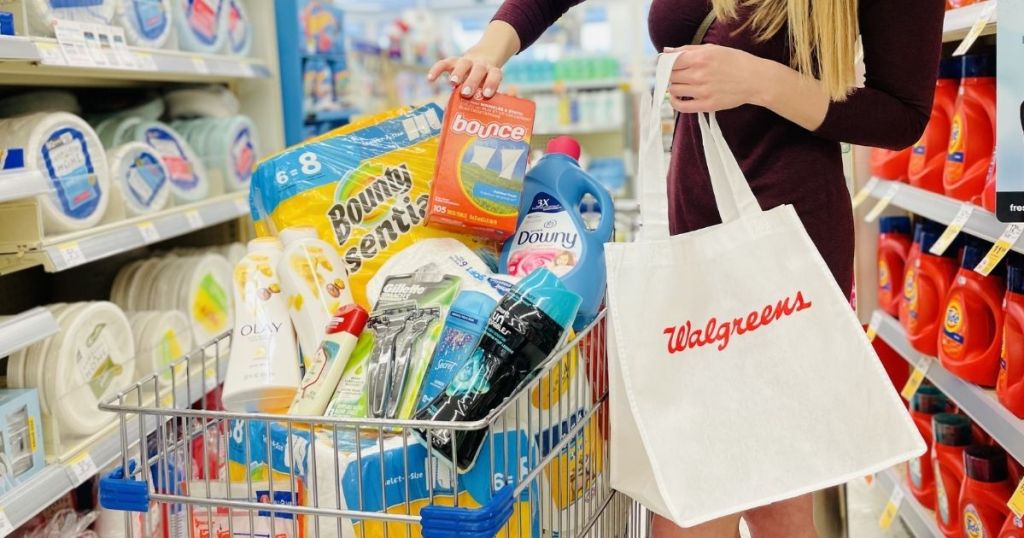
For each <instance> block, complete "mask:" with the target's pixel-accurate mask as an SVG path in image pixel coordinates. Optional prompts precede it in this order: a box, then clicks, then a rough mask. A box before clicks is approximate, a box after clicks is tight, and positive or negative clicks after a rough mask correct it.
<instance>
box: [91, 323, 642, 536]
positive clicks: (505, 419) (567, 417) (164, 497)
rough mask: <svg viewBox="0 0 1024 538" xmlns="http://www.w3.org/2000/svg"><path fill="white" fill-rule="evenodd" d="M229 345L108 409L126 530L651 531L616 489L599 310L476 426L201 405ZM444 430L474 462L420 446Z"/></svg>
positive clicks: (211, 349) (118, 505) (189, 360)
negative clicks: (469, 446) (471, 442)
mask: <svg viewBox="0 0 1024 538" xmlns="http://www.w3.org/2000/svg"><path fill="white" fill-rule="evenodd" d="M230 340H231V335H230V333H227V334H224V335H222V336H221V337H219V338H217V339H215V340H214V341H212V342H210V343H209V344H207V345H206V346H203V347H202V348H200V349H197V350H195V351H193V352H192V353H190V354H188V355H187V356H185V357H182V358H181V359H180V360H178V361H177V362H176V363H175V364H174V365H172V366H171V367H169V368H170V370H169V371H168V372H163V373H160V374H156V375H154V376H151V377H149V378H146V379H143V380H142V381H140V382H138V383H137V384H136V385H134V386H133V387H131V388H130V389H128V390H125V391H124V392H121V393H120V394H118V395H117V396H115V397H114V398H112V399H111V400H109V401H108V402H105V403H104V404H103V405H101V408H102V409H104V410H108V411H113V412H115V413H117V414H118V415H119V417H120V428H121V433H122V441H121V443H122V449H123V454H124V455H123V458H122V461H121V467H120V468H118V469H116V470H115V471H114V472H112V473H110V474H108V475H106V476H104V477H103V478H102V479H101V485H100V499H101V504H102V505H103V506H104V507H106V508H110V509H116V510H124V511H127V512H135V513H136V514H135V515H131V514H129V515H126V523H125V524H126V529H128V530H129V531H130V530H131V528H132V527H135V528H136V529H137V528H151V518H163V521H164V522H165V524H166V525H167V527H168V528H169V529H170V530H171V532H170V536H195V537H203V538H205V537H217V538H221V537H236V536H268V537H274V538H286V537H300V536H316V537H320V536H336V537H349V536H353V537H354V536H359V537H362V538H373V537H378V536H379V537H384V538H387V537H403V536H404V537H409V538H411V537H417V536H423V537H424V538H440V537H448V536H460V537H474V536H480V537H483V536H487V537H490V536H495V535H498V536H508V537H511V536H516V537H550V538H559V537H562V538H564V537H575V536H599V537H641V536H644V535H646V532H647V528H648V527H649V525H648V523H649V521H648V516H647V514H646V512H644V511H643V510H642V509H640V508H638V507H637V506H635V505H634V503H633V502H632V501H631V500H630V499H628V498H626V497H624V496H622V495H620V494H617V493H615V492H614V491H613V490H612V489H611V487H610V485H609V465H608V441H607V439H608V405H607V398H608V383H607V378H606V376H607V368H606V362H605V361H606V353H605V324H604V314H602V315H601V316H599V318H598V319H597V320H596V321H595V322H594V323H593V324H591V325H590V326H589V327H587V328H586V329H585V330H583V331H581V332H580V333H578V334H577V335H575V337H574V338H572V340H571V341H570V342H568V343H567V344H566V345H564V346H562V347H561V348H560V349H558V350H556V351H555V352H553V353H552V354H551V355H550V356H549V357H548V359H547V361H546V362H545V366H544V367H543V369H542V371H541V372H540V373H539V375H537V376H535V377H534V378H533V379H532V381H530V382H529V383H527V384H525V386H523V387H521V388H520V390H518V391H517V392H516V393H515V395H514V396H512V397H510V398H508V399H507V400H506V401H505V402H503V404H502V405H501V406H499V407H498V408H496V409H495V410H493V411H492V412H491V413H490V414H489V415H488V417H487V418H485V419H483V420H480V421H477V422H450V423H442V422H422V421H411V420H379V419H336V418H325V417H292V416H278V415H267V414H244V413H230V412H223V411H212V410H209V409H208V407H209V406H207V405H206V399H205V398H201V396H202V395H203V394H204V393H205V392H206V391H207V390H208V389H210V388H212V387H216V386H219V385H220V382H221V375H222V372H223V371H224V368H223V367H224V364H223V363H224V362H226V361H225V359H224V357H225V356H226V353H225V352H226V350H227V349H229V346H230ZM161 375H163V379H164V381H163V383H161V382H160V379H161ZM168 377H170V378H171V383H170V386H169V387H168V383H167V379H168ZM197 399H200V401H201V403H200V404H198V405H192V402H195V401H196V400H197ZM132 421H140V422H139V423H140V424H146V425H151V428H152V430H153V431H152V433H151V434H150V435H149V436H148V437H147V431H146V430H147V428H129V425H130V424H131V423H132ZM134 430H138V432H139V434H138V438H134V434H132V438H129V434H128V432H129V431H134ZM437 432H444V433H445V434H448V435H451V436H452V437H453V438H455V439H469V438H472V437H474V436H480V437H481V438H482V439H483V441H482V445H481V448H480V450H479V452H478V456H477V459H476V462H475V464H474V465H473V466H472V467H471V468H469V469H468V470H463V471H456V470H455V467H454V466H453V465H452V464H451V463H450V462H452V461H457V459H456V457H455V452H456V451H457V450H458V447H457V443H454V442H453V443H452V454H437V453H435V451H432V450H428V449H426V448H425V443H422V442H420V439H423V438H429V437H427V436H430V435H433V434H436V433H437ZM140 455H145V458H139V456H140ZM141 461H145V463H144V464H141V463H140V462H141ZM225 461H226V462H227V463H226V464H225ZM128 536H133V535H132V534H128Z"/></svg>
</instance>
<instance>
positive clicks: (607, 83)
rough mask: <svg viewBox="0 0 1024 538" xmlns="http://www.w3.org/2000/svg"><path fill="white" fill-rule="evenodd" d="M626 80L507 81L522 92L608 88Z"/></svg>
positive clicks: (507, 84) (621, 83)
mask: <svg viewBox="0 0 1024 538" xmlns="http://www.w3.org/2000/svg"><path fill="white" fill-rule="evenodd" d="M626 84H627V83H626V81H625V80H623V79H620V78H608V79H599V80H570V81H554V80H552V81H548V82H533V83H524V84H516V83H513V82H506V86H508V88H509V89H515V90H516V91H518V92H520V93H539V92H555V91H566V90H608V89H615V88H620V87H622V86H624V85H626Z"/></svg>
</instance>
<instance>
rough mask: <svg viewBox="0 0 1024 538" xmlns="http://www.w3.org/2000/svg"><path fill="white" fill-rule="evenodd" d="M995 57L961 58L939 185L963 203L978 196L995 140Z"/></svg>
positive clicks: (982, 187) (947, 193)
mask: <svg viewBox="0 0 1024 538" xmlns="http://www.w3.org/2000/svg"><path fill="white" fill-rule="evenodd" d="M995 75H996V57H995V56H982V55H979V56H964V57H963V78H962V79H961V80H960V91H959V94H958V95H957V100H956V106H955V108H954V110H953V119H952V124H951V127H950V131H949V148H948V150H947V154H946V166H945V169H944V171H943V176H942V183H943V187H944V189H945V191H946V196H951V197H953V198H956V199H957V200H963V201H965V202H969V201H971V200H972V199H973V198H974V197H975V196H978V195H980V194H981V192H982V190H984V188H985V178H986V177H987V176H988V168H989V162H990V159H991V158H992V150H993V148H994V147H995V136H996V134H995V133H996V79H995Z"/></svg>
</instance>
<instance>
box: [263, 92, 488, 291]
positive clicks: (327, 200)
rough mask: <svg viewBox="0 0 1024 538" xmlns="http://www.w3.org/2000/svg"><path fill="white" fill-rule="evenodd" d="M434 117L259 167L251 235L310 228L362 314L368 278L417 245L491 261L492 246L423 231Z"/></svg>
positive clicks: (376, 121) (332, 138)
mask: <svg viewBox="0 0 1024 538" xmlns="http://www.w3.org/2000/svg"><path fill="white" fill-rule="evenodd" d="M441 116H442V111H441V108H440V107H438V106H437V105H435V104H429V105H425V106H423V107H420V108H417V109H414V110H406V109H399V110H396V111H392V112H389V113H385V114H382V115H380V116H377V117H375V118H371V119H368V120H366V121H363V122H358V123H356V124H353V125H350V126H346V127H345V128H342V129H339V130H336V131H332V132H331V133H328V134H326V135H324V136H321V137H319V138H315V139H313V140H310V141H308V142H306V143H304V144H301V145H298V146H295V147H292V148H289V149H287V150H285V151H283V152H281V153H279V154H278V155H275V156H273V157H270V158H268V159H266V160H264V161H263V162H261V163H260V165H259V166H258V167H257V169H256V172H255V174H253V178H252V186H251V189H250V207H251V208H252V211H253V220H255V221H256V230H257V233H258V234H260V235H275V234H277V233H278V232H279V231H281V230H283V229H284V228H287V227H291V226H312V227H314V228H316V230H317V232H318V233H319V236H320V238H321V239H323V240H324V241H326V242H328V243H329V244H331V245H334V246H335V247H336V248H337V249H338V251H339V253H341V255H342V256H343V257H344V259H345V263H346V264H347V265H348V273H349V281H350V284H351V285H352V295H353V297H354V299H355V301H356V302H357V303H359V304H360V305H361V306H363V307H364V308H366V309H368V310H369V309H370V308H371V307H372V306H373V305H372V304H371V303H370V302H369V301H368V300H367V297H366V293H365V290H366V284H367V282H368V281H369V279H370V278H371V277H372V276H373V275H374V274H376V272H377V270H378V269H379V268H380V266H381V264H382V263H384V262H385V261H386V260H387V259H388V258H390V257H391V256H393V255H395V254H396V253H398V252H400V251H402V250H403V249H405V248H408V247H409V246H411V245H414V244H416V243H417V242H418V241H421V240H423V239H428V238H437V237H448V238H456V239H459V240H460V241H462V242H463V243H465V244H466V245H467V246H469V247H470V248H471V249H473V250H474V251H481V252H485V253H487V255H489V256H493V253H494V245H493V244H492V243H489V242H486V241H481V240H476V239H473V238H470V237H467V236H462V235H457V234H453V233H450V232H445V231H443V230H435V229H431V228H427V227H426V226H424V222H423V220H424V217H425V216H426V212H427V200H428V198H429V196H430V195H429V191H430V183H431V180H432V179H433V175H434V163H435V161H436V156H437V136H438V133H439V132H440V128H441Z"/></svg>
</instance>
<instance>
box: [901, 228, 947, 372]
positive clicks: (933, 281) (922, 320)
mask: <svg viewBox="0 0 1024 538" xmlns="http://www.w3.org/2000/svg"><path fill="white" fill-rule="evenodd" d="M939 235H941V232H940V231H939V230H936V229H934V228H929V227H925V229H924V230H923V231H922V232H921V241H920V243H921V253H920V254H919V255H918V257H917V260H915V261H914V275H913V279H912V280H911V281H910V282H909V283H906V287H905V289H904V290H903V294H904V300H905V301H906V302H907V324H906V326H905V329H906V333H907V340H908V341H909V342H910V345H911V346H912V347H913V348H914V349H916V350H918V351H920V352H921V353H924V354H925V355H930V356H932V357H934V356H936V355H937V354H938V347H939V346H938V343H939V327H940V326H941V325H942V320H943V316H942V315H943V313H945V306H946V303H945V298H946V295H947V294H948V293H949V287H950V285H952V283H953V277H954V276H955V275H956V271H957V263H956V258H955V257H954V255H953V254H952V253H951V251H952V252H955V249H953V248H952V247H951V248H949V249H947V250H946V254H944V255H942V256H936V255H934V254H932V253H930V252H928V249H930V248H932V245H934V244H935V241H936V240H937V239H938V238H939Z"/></svg>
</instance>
